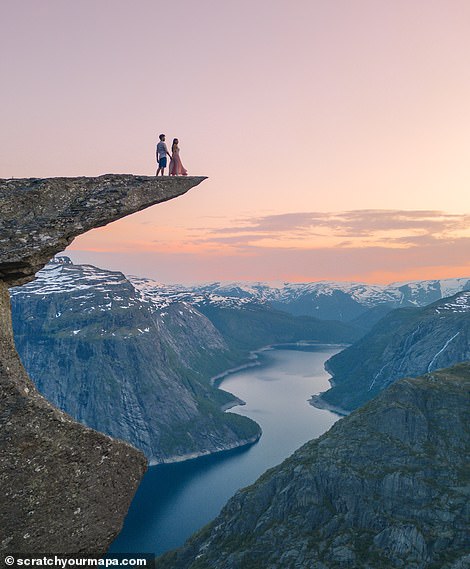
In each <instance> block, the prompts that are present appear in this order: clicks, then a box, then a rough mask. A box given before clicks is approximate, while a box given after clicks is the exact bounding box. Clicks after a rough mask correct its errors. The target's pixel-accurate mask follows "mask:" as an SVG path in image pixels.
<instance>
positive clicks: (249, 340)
mask: <svg viewBox="0 0 470 569" xmlns="http://www.w3.org/2000/svg"><path fill="white" fill-rule="evenodd" d="M11 295H12V314H13V326H14V332H15V341H16V345H17V349H18V352H19V354H20V356H21V358H22V360H23V362H24V365H25V367H26V369H27V370H28V372H29V374H30V376H31V378H32V379H33V381H34V382H35V383H36V385H37V387H38V389H39V390H40V392H41V393H42V394H43V395H45V396H46V397H47V398H48V399H49V400H50V401H51V402H53V403H54V404H55V405H57V406H58V407H59V408H60V409H62V410H64V411H66V412H67V413H69V414H70V415H72V416H73V417H74V418H76V419H77V420H78V421H80V422H82V423H84V424H85V425H87V426H90V427H92V428H94V429H97V430H99V431H101V432H104V433H106V434H109V435H112V436H114V437H118V438H121V439H124V440H126V441H129V442H131V443H132V444H133V445H135V446H136V447H137V448H139V449H141V450H142V451H143V452H144V453H145V454H146V456H147V457H148V458H149V459H150V460H151V462H153V463H158V462H169V461H173V460H183V459H186V458H192V457H194V456H199V455H201V454H208V453H213V452H217V451H220V450H225V449H229V448H234V447H236V446H240V445H242V444H247V443H249V442H254V441H255V440H257V438H258V437H259V435H260V429H259V427H258V426H257V425H256V424H255V423H254V422H252V421H251V420H249V419H247V418H245V417H241V416H240V415H238V414H233V413H224V412H223V411H222V410H223V409H227V408H229V407H230V406H232V405H233V404H234V403H239V400H238V399H237V398H236V397H234V396H233V395H231V394H229V393H226V392H224V391H222V390H219V389H216V388H215V387H214V386H213V385H211V382H210V378H211V377H214V376H217V375H219V374H221V373H222V372H224V371H226V370H227V369H230V368H232V367H236V366H238V365H240V364H243V363H246V362H247V361H248V358H249V355H250V351H251V350H255V349H259V348H261V347H263V346H265V345H268V344H272V343H282V342H296V341H300V340H318V341H319V342H333V343H336V342H348V343H349V342H352V341H354V340H356V339H357V338H358V337H359V335H360V334H359V332H358V329H356V328H355V327H354V326H352V325H349V324H346V323H341V322H327V321H322V320H317V319H313V318H308V317H294V316H292V315H290V314H287V313H284V312H279V311H276V310H273V309H272V308H270V307H269V306H264V305H259V304H251V303H247V304H245V305H243V306H242V307H237V308H227V309H225V308H224V309H221V308H218V307H214V306H203V307H202V308H204V310H205V311H206V313H207V314H203V313H202V311H200V310H198V309H197V308H196V307H195V306H192V305H190V304H188V303H187V302H186V301H184V300H183V299H182V298H181V297H178V296H176V297H168V296H167V297H165V298H164V299H163V301H162V300H161V298H160V297H159V295H158V290H157V291H156V290H155V289H154V290H153V292H152V293H150V292H149V291H145V290H142V289H138V288H136V286H135V285H134V283H132V282H130V281H129V280H128V279H127V278H126V277H125V276H124V275H123V274H122V273H120V272H112V271H106V270H102V269H99V268H97V267H93V266H90V265H74V264H72V262H71V261H70V259H69V258H67V257H60V258H58V259H56V260H55V262H52V263H49V264H48V265H47V266H46V267H45V268H44V269H43V270H42V271H40V272H39V273H38V274H37V279H36V280H35V281H33V282H32V283H29V284H27V285H24V286H22V287H16V288H13V289H11Z"/></svg>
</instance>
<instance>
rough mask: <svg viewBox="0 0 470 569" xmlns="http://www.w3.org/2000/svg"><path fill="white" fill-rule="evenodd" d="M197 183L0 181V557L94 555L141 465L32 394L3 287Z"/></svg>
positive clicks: (138, 456)
mask: <svg viewBox="0 0 470 569" xmlns="http://www.w3.org/2000/svg"><path fill="white" fill-rule="evenodd" d="M203 179H204V178H202V177H201V178H177V179H176V178H175V179H170V178H164V179H158V180H157V179H155V178H148V177H142V176H131V175H106V176H101V177H99V178H51V179H27V180H13V179H12V180H1V181H0V389H1V391H0V492H1V500H0V551H1V552H5V553H7V554H14V553H17V554H20V553H21V554H24V555H27V554H45V553H60V554H79V553H80V554H84V555H100V554H103V553H104V552H105V551H106V549H107V548H108V546H109V544H110V543H111V542H112V540H113V539H114V537H115V536H116V535H117V533H118V532H119V530H120V528H121V527H122V522H123V519H124V516H125V514H126V512H127V509H128V506H129V504H130V501H131V499H132V497H133V495H134V493H135V490H136V489H137V486H138V484H139V482H140V479H141V478H142V476H143V474H144V472H145V470H146V466H147V462H146V459H145V457H144V456H143V454H142V453H141V452H140V451H138V450H136V449H134V448H133V447H131V446H130V445H129V444H127V443H124V442H122V441H118V440H114V439H112V438H110V437H108V436H106V435H103V434H100V433H98V432H96V431H93V430H92V429H89V428H87V427H84V426H83V425H80V424H79V423H76V422H75V421H73V420H72V419H71V418H70V417H69V416H68V415H66V414H65V413H63V412H61V411H59V410H58V409H56V408H55V407H54V406H53V405H51V404H50V403H49V402H48V401H47V400H46V399H44V398H43V397H42V396H41V395H40V394H39V393H38V391H37V390H36V388H35V386H34V384H33V383H32V381H31V380H30V378H29V377H28V375H27V373H26V371H25V369H24V367H23V365H22V363H21V361H20V358H19V356H18V353H17V351H16V348H15V344H14V340H13V332H12V323H11V308H10V299H9V293H8V287H9V286H12V285H18V284H22V283H25V282H28V281H31V280H33V279H34V274H35V273H36V271H37V270H38V269H40V268H41V267H42V266H44V264H45V263H47V262H48V261H49V260H50V258H51V257H52V256H53V255H54V254H55V253H57V252H59V251H61V250H63V249H64V248H65V247H66V246H67V245H68V244H69V243H70V242H71V241H72V240H73V238H74V237H75V236H77V235H79V234H81V233H84V232H85V231H87V230H88V229H91V228H93V227H98V226H101V225H105V224H107V223H109V222H111V221H113V220H115V219H118V218H120V217H124V216H126V215H129V214H131V213H134V212H136V211H138V210H141V209H144V208H146V207H148V206H150V205H153V204H155V203H159V202H162V201H165V200H168V199H171V198H174V197H176V196H178V195H181V194H184V193H185V192H186V191H188V189H189V188H191V187H192V186H195V185H197V184H199V183H200V182H201V181H202V180H203Z"/></svg>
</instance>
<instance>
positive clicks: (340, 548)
mask: <svg viewBox="0 0 470 569" xmlns="http://www.w3.org/2000/svg"><path fill="white" fill-rule="evenodd" d="M469 395H470V364H469V363H466V364H460V365H457V366H454V367H453V368H450V369H447V370H440V371H437V372H433V373H431V374H427V375H426V376H424V377H419V378H412V379H402V380H400V381H397V382H396V383H394V384H393V385H392V386H390V387H389V388H388V389H386V390H385V391H383V392H381V393H380V394H379V395H378V396H377V397H376V398H375V399H374V400H373V401H371V402H369V403H367V404H366V405H365V406H363V407H362V408H360V409H358V410H357V411H355V412H353V413H351V414H350V415H349V416H348V417H345V418H343V419H342V420H340V421H338V422H337V423H336V424H335V425H334V426H333V427H332V428H331V429H330V430H329V431H328V432H327V433H326V434H324V435H323V436H322V437H320V438H318V439H316V440H313V441H310V442H308V443H307V444H305V445H304V446H303V447H301V448H300V449H299V450H297V451H296V452H295V453H294V454H293V455H292V456H291V457H290V458H288V459H287V460H285V461H284V462H283V463H282V464H281V465H279V466H277V467H275V468H272V469H271V470H268V471H267V472H266V473H265V474H264V475H263V476H261V478H259V480H258V481H257V482H255V484H253V485H252V486H250V487H248V488H245V489H243V490H241V491H239V492H238V493H237V494H236V495H235V496H234V497H233V498H232V499H231V500H230V501H229V502H228V504H227V505H226V506H225V507H224V508H223V510H222V511H221V513H220V515H219V516H218V517H217V518H216V519H215V520H214V521H213V522H212V523H210V524H209V525H208V526H206V527H205V528H203V529H202V530H201V531H200V532H199V533H197V534H195V535H194V536H193V537H192V538H191V539H190V540H189V541H188V542H187V543H186V544H185V545H184V546H183V547H182V548H180V549H179V550H176V551H174V552H171V553H169V554H166V555H165V556H163V557H162V558H160V559H159V560H157V567H158V568H160V567H161V568H165V569H268V568H269V569H290V568H292V569H294V568H295V569H344V568H351V569H359V568H360V569H379V568H380V569H398V568H403V569H404V568H406V569H465V568H468V567H470V532H469V528H470V508H469V502H468V492H469V488H470V431H469V429H468V425H469V424H470V397H469Z"/></svg>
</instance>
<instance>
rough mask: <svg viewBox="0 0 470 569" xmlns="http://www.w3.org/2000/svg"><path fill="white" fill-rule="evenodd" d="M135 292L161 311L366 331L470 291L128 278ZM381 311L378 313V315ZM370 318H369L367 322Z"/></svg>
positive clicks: (466, 282) (469, 285)
mask: <svg viewBox="0 0 470 569" xmlns="http://www.w3.org/2000/svg"><path fill="white" fill-rule="evenodd" d="M129 279H130V281H131V282H132V283H133V284H134V286H135V287H136V288H138V289H139V290H142V291H145V292H146V293H147V294H150V295H151V296H152V298H153V300H154V302H155V303H156V304H157V305H159V306H161V307H164V306H165V304H166V303H168V302H174V301H175V300H178V301H184V302H188V303H189V304H191V305H193V306H195V307H197V308H198V309H202V308H203V307H208V306H211V307H219V308H220V307H224V308H239V307H242V306H244V305H246V304H253V303H256V304H261V305H265V306H266V305H267V306H270V307H271V308H274V309H278V310H282V311H285V312H288V313H290V314H293V315H296V316H312V317H315V318H320V319H324V320H339V321H342V322H352V321H355V320H357V321H358V322H359V323H360V324H364V325H365V326H366V327H368V326H370V324H372V323H375V321H377V320H378V319H380V318H381V317H382V316H383V315H384V314H385V312H386V311H387V310H391V309H393V308H398V307H402V306H417V307H419V306H425V305H427V304H430V303H432V302H435V301H436V300H439V299H441V298H445V297H447V296H452V295H453V294H456V293H457V292H461V291H463V290H470V278H458V279H442V280H429V281H410V282H405V283H394V284H390V285H386V286H381V285H369V284H364V283H354V282H351V283H348V282H313V283H283V284H268V283H242V282H239V283H237V282H233V283H221V282H215V283H209V284H203V285H188V286H186V285H164V284H161V283H158V282H156V281H153V280H151V279H146V278H142V277H134V276H130V277H129ZM378 308H380V310H377V309H378ZM369 312H370V318H369V319H368V317H367V316H366V315H367V313H369Z"/></svg>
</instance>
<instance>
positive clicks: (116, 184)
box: [0, 174, 205, 286]
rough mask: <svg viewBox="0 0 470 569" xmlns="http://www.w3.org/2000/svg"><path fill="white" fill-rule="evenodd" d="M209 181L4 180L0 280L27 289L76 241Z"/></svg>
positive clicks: (1, 184) (110, 176)
mask: <svg viewBox="0 0 470 569" xmlns="http://www.w3.org/2000/svg"><path fill="white" fill-rule="evenodd" d="M203 180H205V177H202V176H200V177H193V176H184V177H174V178H163V177H162V178H156V177H148V176H132V175H129V174H125V175H116V174H107V175H105V176H100V177H98V178H45V179H36V178H29V179H23V180H21V179H11V180H0V279H1V280H3V281H4V282H6V283H8V286H15V285H21V284H24V283H26V282H28V281H32V280H33V279H34V275H35V274H36V273H37V272H38V271H39V269H42V267H43V266H44V265H45V264H46V263H47V262H48V261H49V260H50V259H51V258H52V257H53V256H54V255H55V254H56V253H59V252H60V251H63V250H64V249H65V248H66V247H67V245H69V244H70V243H71V242H72V241H73V239H74V237H76V236H77V235H80V234H82V233H85V232H86V231H88V230H89V229H93V228H95V227H100V226H102V225H106V224H107V223H110V222H111V221H114V220H116V219H119V218H121V217H125V216H126V215H129V214H131V213H135V212H136V211H139V210H142V209H145V208H147V207H149V206H151V205H154V204H157V203H160V202H164V201H167V200H170V199H173V198H176V197H178V196H181V195H183V194H185V193H186V192H187V191H188V190H189V189H190V188H192V187H194V186H197V185H198V184H200V183H201V182H202V181H203Z"/></svg>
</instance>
